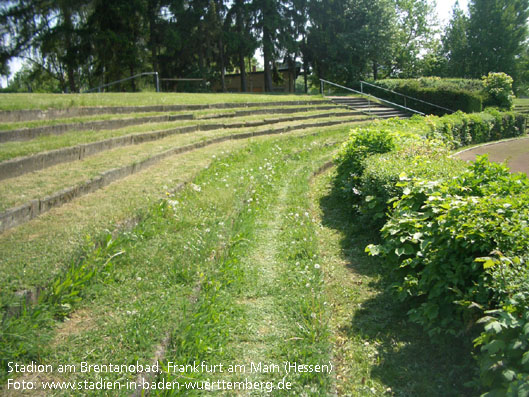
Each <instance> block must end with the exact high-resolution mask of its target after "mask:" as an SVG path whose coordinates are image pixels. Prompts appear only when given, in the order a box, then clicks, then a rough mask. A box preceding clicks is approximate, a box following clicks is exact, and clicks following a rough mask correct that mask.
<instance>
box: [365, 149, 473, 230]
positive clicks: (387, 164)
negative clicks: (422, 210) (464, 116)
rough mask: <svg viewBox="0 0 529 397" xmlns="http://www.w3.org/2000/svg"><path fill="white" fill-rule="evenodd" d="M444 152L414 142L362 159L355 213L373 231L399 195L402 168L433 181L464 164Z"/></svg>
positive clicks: (454, 173)
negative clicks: (363, 167)
mask: <svg viewBox="0 0 529 397" xmlns="http://www.w3.org/2000/svg"><path fill="white" fill-rule="evenodd" d="M447 152H448V151H447V149H446V148H444V147H440V146H435V145H433V144H431V143H428V142H417V143H414V144H411V145H408V146H405V147H403V148H401V149H399V150H395V151H392V152H389V153H385V154H381V155H374V156H370V157H368V158H367V159H365V160H364V163H365V169H364V172H363V174H362V177H361V178H360V181H359V185H358V187H357V189H358V191H360V192H361V195H362V199H361V200H360V203H359V205H358V212H359V214H360V215H361V216H362V219H363V222H364V224H367V225H370V227H371V228H373V229H375V230H380V228H381V227H382V226H383V224H384V222H385V221H386V216H387V214H388V212H389V211H390V208H389V205H390V204H389V203H390V202H391V200H392V199H393V198H394V197H399V196H400V195H401V194H402V190H403V188H402V186H401V185H399V181H400V177H401V176H402V172H403V170H406V173H407V175H408V177H410V178H414V177H421V178H425V179H432V180H436V179H438V178H445V177H450V176H453V175H456V174H457V173H458V172H459V171H460V170H461V169H462V168H463V167H464V165H463V163H462V162H460V161H458V160H456V159H452V158H449V157H448V155H447Z"/></svg>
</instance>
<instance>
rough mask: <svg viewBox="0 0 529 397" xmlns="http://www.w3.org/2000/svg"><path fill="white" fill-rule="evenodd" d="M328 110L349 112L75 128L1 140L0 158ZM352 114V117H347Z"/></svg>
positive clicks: (345, 111) (295, 113) (265, 115)
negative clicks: (193, 126)
mask: <svg viewBox="0 0 529 397" xmlns="http://www.w3.org/2000/svg"><path fill="white" fill-rule="evenodd" d="M328 113H341V114H347V113H350V112H349V111H348V110H346V109H332V110H329V111H327V112H326V111H321V110H320V111H309V112H293V113H290V114H284V115H282V114H277V115H273V114H263V115H255V116H242V117H227V118H219V119H214V120H193V121H191V120H189V121H182V120H180V121H174V122H163V123H147V124H141V125H136V126H129V127H124V128H118V129H111V130H100V131H89V130H88V131H86V130H85V131H83V130H81V131H76V130H72V131H69V132H66V133H64V134H60V135H44V136H40V137H37V138H35V139H32V140H29V141H23V142H4V143H2V145H0V161H5V160H9V159H12V158H15V157H21V156H28V155H32V154H36V153H40V152H43V151H48V150H54V149H60V148H65V147H69V146H75V145H80V144H83V143H90V142H97V141H101V140H104V139H109V138H115V137H120V136H124V135H129V134H134V133H142V132H151V131H160V130H164V129H170V128H177V127H185V126H189V125H206V124H222V123H225V124H233V123H240V122H242V121H245V122H253V121H262V120H271V121H281V120H282V119H286V118H288V117H292V116H293V115H295V116H307V117H309V116H316V115H323V114H328ZM351 117H353V116H351Z"/></svg>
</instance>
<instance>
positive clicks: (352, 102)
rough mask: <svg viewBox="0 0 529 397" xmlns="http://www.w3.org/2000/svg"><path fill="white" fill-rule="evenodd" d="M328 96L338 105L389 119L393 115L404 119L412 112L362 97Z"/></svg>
mask: <svg viewBox="0 0 529 397" xmlns="http://www.w3.org/2000/svg"><path fill="white" fill-rule="evenodd" d="M326 98H327V99H330V100H331V101H333V102H334V103H335V104H337V105H341V106H347V107H348V108H350V109H354V110H357V111H361V112H363V113H364V114H369V115H371V116H373V117H375V118H381V119H389V118H391V117H400V118H402V119H407V118H409V117H410V114H409V113H407V112H405V111H403V110H399V109H396V108H393V107H389V106H387V105H382V104H380V103H377V102H374V101H369V100H368V99H366V98H362V97H352V96H333V97H326Z"/></svg>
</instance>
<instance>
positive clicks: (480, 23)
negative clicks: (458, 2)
mask: <svg viewBox="0 0 529 397" xmlns="http://www.w3.org/2000/svg"><path fill="white" fill-rule="evenodd" d="M469 12H470V18H469V21H468V31H467V37H468V55H469V56H468V64H469V75H470V76H471V77H476V78H479V77H481V76H483V75H486V74H488V73H489V72H505V73H507V74H509V75H511V76H512V77H513V78H514V79H515V80H517V79H518V78H519V76H518V70H517V62H518V60H519V57H520V55H521V54H522V53H523V51H524V48H525V46H526V44H525V43H526V40H527V19H528V17H529V0H472V1H471V2H470V4H469Z"/></svg>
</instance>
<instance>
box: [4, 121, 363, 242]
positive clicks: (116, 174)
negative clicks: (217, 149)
mask: <svg viewBox="0 0 529 397" xmlns="http://www.w3.org/2000/svg"><path fill="white" fill-rule="evenodd" d="M363 121H369V120H363ZM358 122H360V121H359V120H339V121H327V122H323V123H311V124H303V125H300V126H288V127H282V128H278V129H269V130H263V131H257V132H246V133H242V134H230V135H225V136H221V137H217V138H212V139H209V140H205V141H201V142H196V143H193V144H188V145H184V146H179V147H175V148H171V149H169V150H166V151H164V152H162V153H158V154H156V155H154V156H152V157H149V158H147V159H145V160H143V161H140V162H138V163H134V164H129V165H126V166H123V167H119V168H113V169H111V170H107V171H104V172H102V173H101V174H99V176H97V177H95V178H92V179H90V180H87V181H85V182H84V183H81V184H79V185H77V186H73V187H67V188H65V189H62V190H60V191H58V192H56V193H53V194H51V195H49V196H46V197H44V198H42V199H35V200H31V201H29V202H27V203H26V204H22V205H20V206H17V207H14V208H10V209H8V210H6V211H4V212H3V213H1V214H0V233H2V232H4V231H5V230H8V229H11V228H13V227H16V226H19V225H22V224H24V223H26V222H28V221H30V220H32V219H34V218H36V217H38V216H39V215H41V214H43V213H45V212H47V211H49V210H50V209H52V208H56V207H60V206H62V205H63V204H66V203H68V202H70V201H72V200H74V199H75V198H77V197H81V196H84V195H86V194H88V193H92V192H94V191H96V190H99V189H101V188H103V187H105V186H107V185H109V184H110V183H112V182H115V181H117V180H119V179H123V178H125V177H127V176H129V175H132V174H135V173H137V172H140V171H142V170H144V169H146V168H148V167H150V166H152V165H154V164H156V163H158V162H160V161H162V160H164V159H165V158H167V157H170V156H173V155H176V154H182V153H186V152H190V151H193V150H196V149H199V148H203V147H206V146H210V145H213V144H216V143H221V142H226V141H229V140H240V139H246V138H251V137H257V136H263V135H274V134H281V133H284V132H290V131H295V130H303V129H307V128H317V127H329V126H333V125H339V124H346V123H358Z"/></svg>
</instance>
